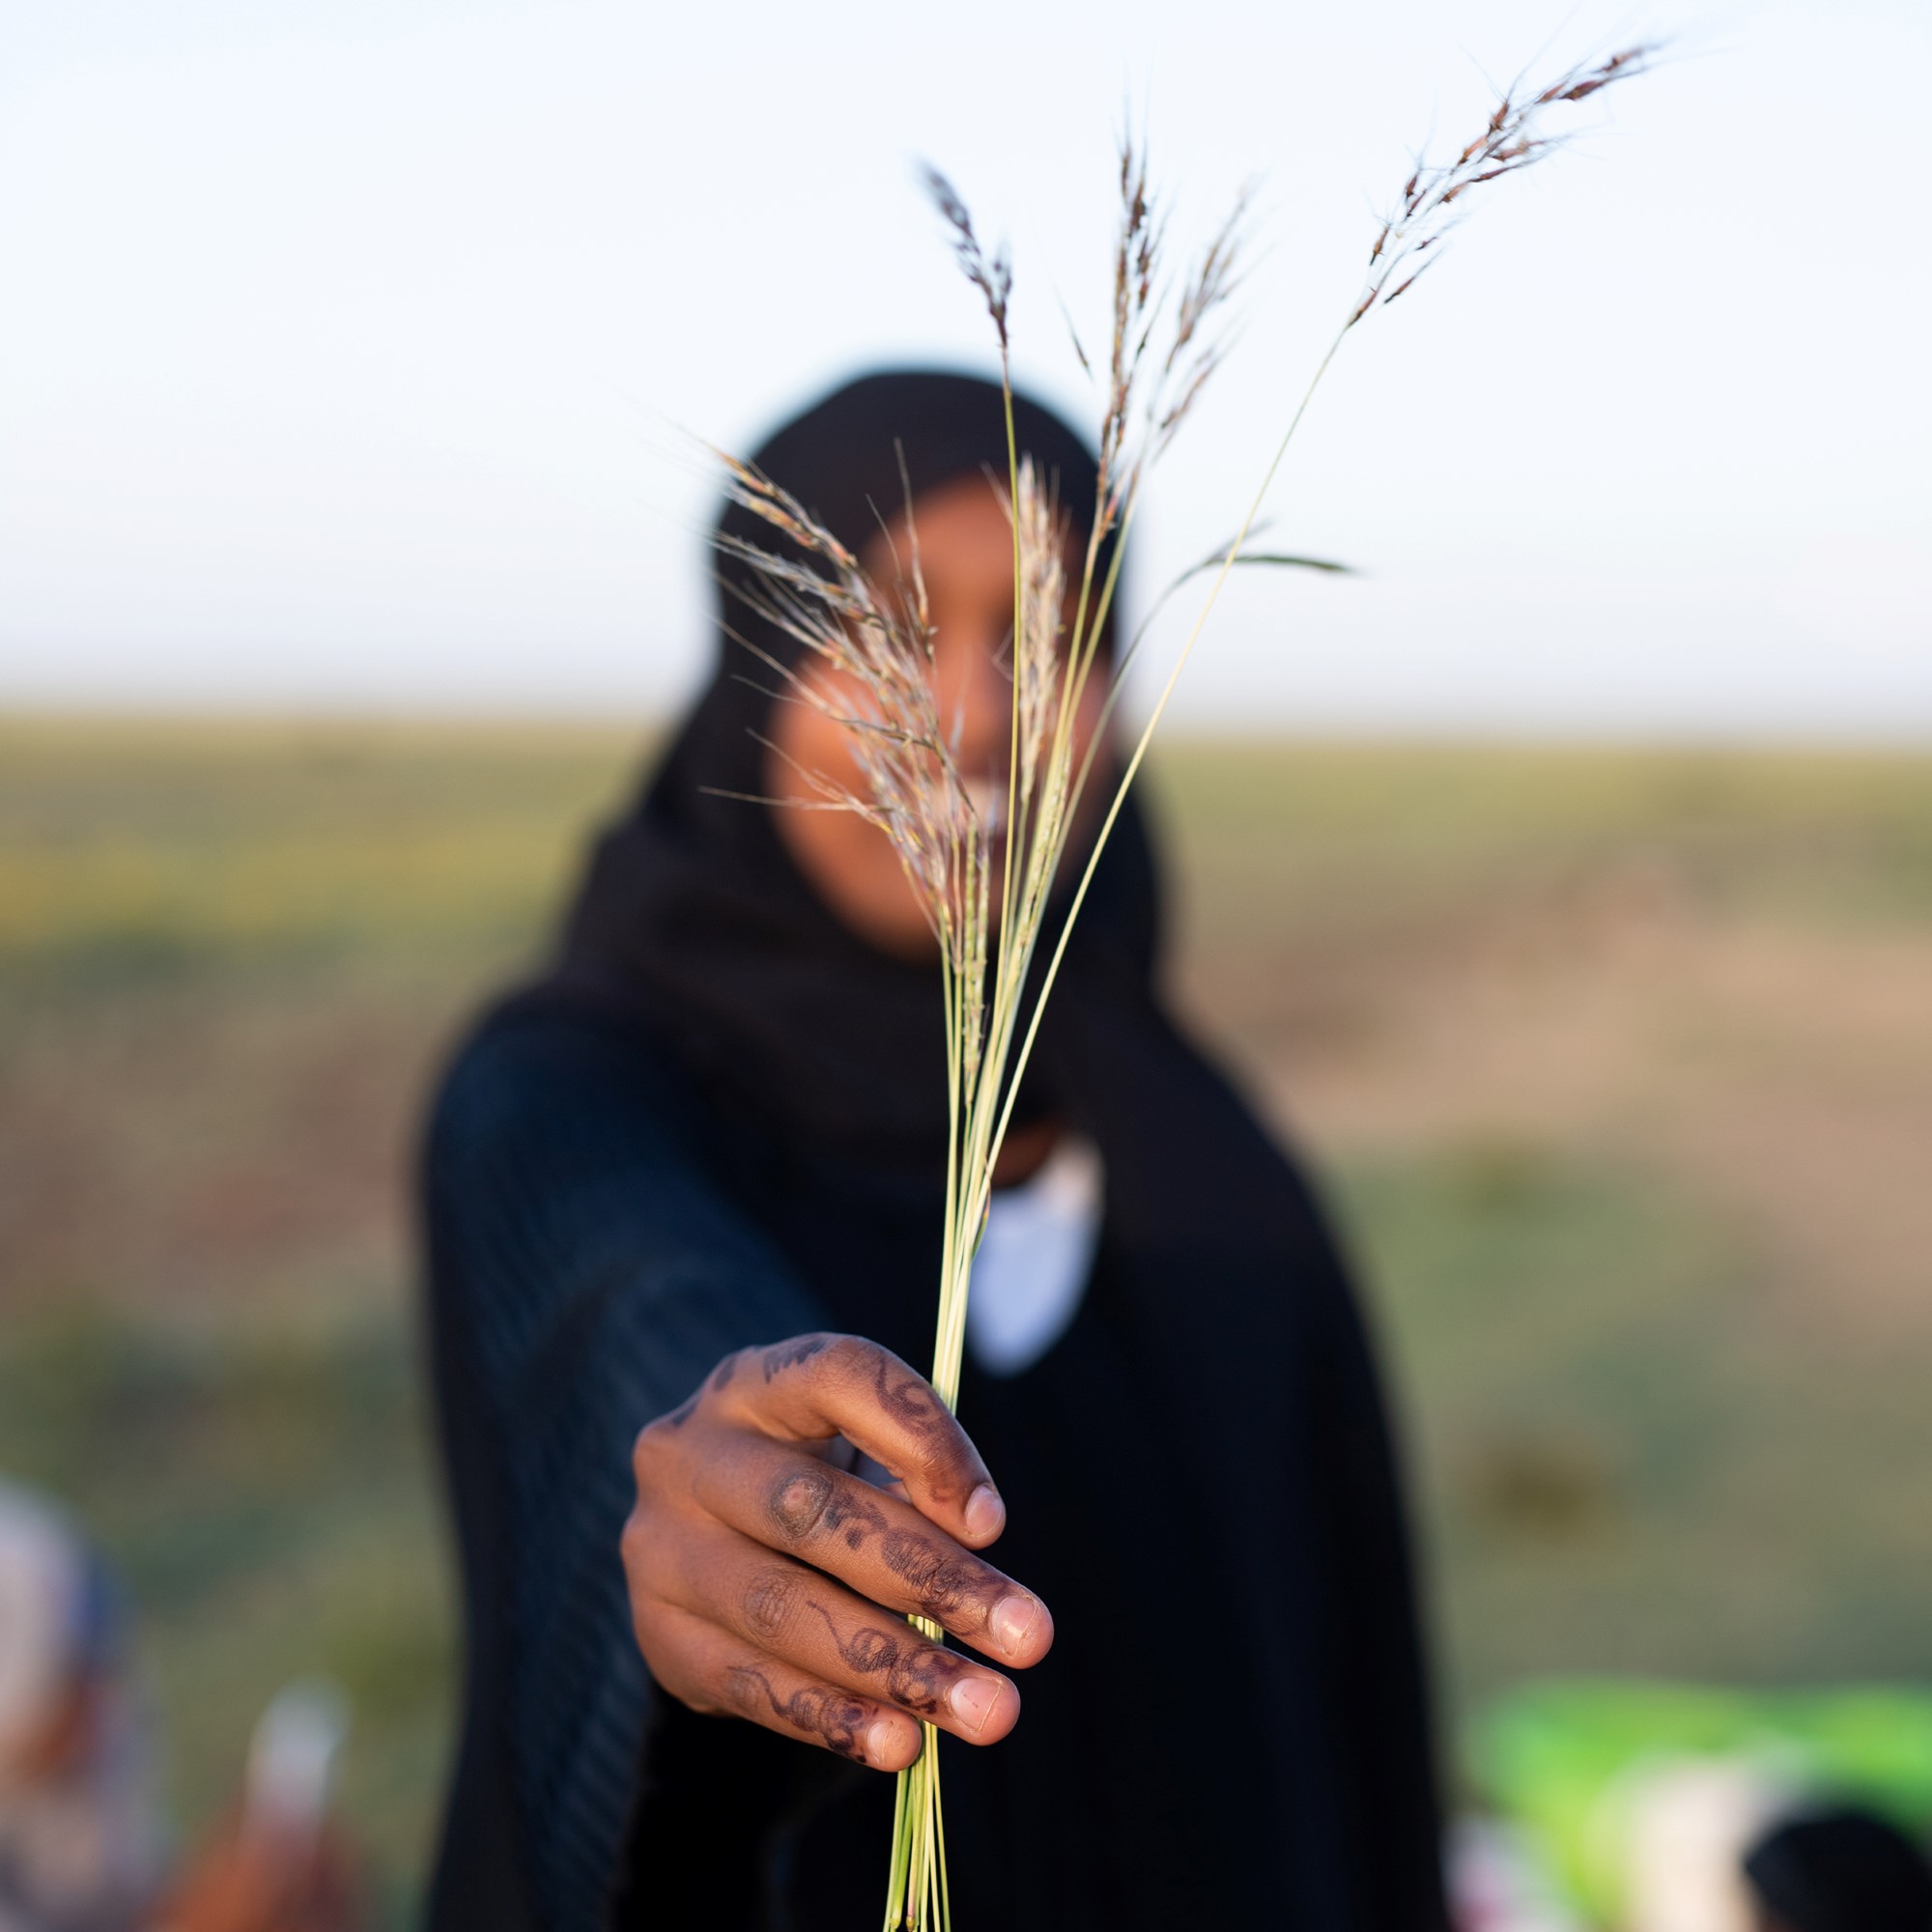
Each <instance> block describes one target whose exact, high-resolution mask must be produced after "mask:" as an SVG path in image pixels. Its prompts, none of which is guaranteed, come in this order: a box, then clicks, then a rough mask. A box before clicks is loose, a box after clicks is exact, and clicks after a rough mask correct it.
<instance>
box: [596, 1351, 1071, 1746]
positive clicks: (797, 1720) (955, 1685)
mask: <svg viewBox="0 0 1932 1932" xmlns="http://www.w3.org/2000/svg"><path fill="white" fill-rule="evenodd" d="M841 1436H842V1437H843V1438H844V1440H845V1441H846V1442H849V1443H850V1444H851V1445H852V1447H853V1448H855V1449H857V1450H858V1451H860V1452H861V1453H862V1454H863V1455H866V1456H867V1457H869V1458H870V1459H871V1460H872V1461H873V1462H875V1463H879V1464H880V1465H882V1466H883V1467H884V1468H885V1469H886V1470H887V1471H888V1472H890V1473H891V1474H892V1475H893V1476H895V1478H897V1479H898V1480H897V1482H896V1483H895V1486H894V1489H895V1491H898V1492H902V1496H903V1499H901V1494H900V1493H895V1492H889V1491H886V1490H883V1489H878V1488H875V1487H874V1486H873V1485H872V1484H870V1483H867V1482H865V1481H863V1480H862V1479H861V1478H860V1477H858V1476H855V1475H850V1474H847V1473H846V1472H845V1471H844V1470H842V1469H839V1468H837V1467H835V1466H833V1465H832V1463H831V1462H830V1461H829V1460H828V1458H829V1457H830V1456H831V1455H832V1454H834V1453H835V1452H836V1450H837V1448H838V1443H839V1438H840V1437H841ZM634 1462H635V1465H636V1471H637V1478H638V1503H637V1507H636V1509H634V1510H633V1511H632V1513H631V1520H630V1521H629V1522H628V1523H627V1524H626V1525H625V1527H624V1543H623V1549H624V1569H625V1572H626V1574H627V1576H628V1577H629V1580H630V1588H631V1616H632V1621H633V1623H634V1624H635V1626H636V1629H637V1634H638V1644H639V1649H641V1650H642V1652H643V1654H644V1662H646V1663H648V1664H649V1665H650V1667H651V1675H652V1676H653V1677H654V1678H655V1679H656V1680H657V1682H658V1683H659V1684H660V1685H661V1686H662V1687H663V1688H664V1689H665V1690H668V1691H669V1692H670V1694H671V1695H672V1696H674V1697H677V1698H679V1699H681V1700H682V1701H683V1702H684V1703H686V1704H689V1705H690V1706H691V1707H692V1709H693V1710H695V1711H702V1712H706V1713H712V1714H728V1715H732V1716H736V1717H740V1718H749V1719H752V1720H753V1722H754V1723H759V1724H763V1725H764V1726H765V1727H766V1729H768V1730H773V1731H777V1732H779V1733H781V1735H782V1736H785V1737H791V1738H802V1739H804V1740H806V1741H807V1742H808V1743H810V1744H816V1745H821V1746H823V1747H825V1748H827V1749H828V1750H834V1751H837V1752H838V1753H839V1755H840V1756H843V1757H849V1758H851V1759H853V1760H855V1761H856V1762H858V1763H860V1764H867V1765H871V1766H872V1767H874V1768H875V1769H876V1770H879V1771H903V1770H904V1769H905V1767H906V1766H907V1765H909V1764H911V1763H912V1762H913V1760H914V1759H915V1758H917V1757H918V1756H919V1753H920V1747H921V1744H922V1741H923V1733H922V1731H921V1729H920V1723H921V1721H922V1720H923V1721H924V1722H928V1723H933V1724H938V1725H939V1726H941V1727H942V1728H943V1729H945V1730H948V1731H951V1732H952V1734H953V1735H954V1736H955V1737H960V1738H964V1739H965V1740H966V1741H967V1742H968V1743H969V1744H979V1745H989V1744H995V1743H997V1742H998V1741H999V1740H1000V1739H1001V1738H1003V1737H1005V1736H1006V1735H1007V1733H1008V1732H1009V1731H1010V1730H1011V1729H1012V1727H1013V1725H1014V1723H1015V1722H1016V1721H1017V1720H1018V1719H1019V1710H1020V1699H1019V1692H1018V1691H1017V1690H1015V1689H1014V1688H1013V1686H1012V1684H1011V1683H1010V1682H1009V1680H1008V1679H1007V1678H1005V1677H1003V1676H1001V1675H1000V1674H999V1673H998V1672H997V1671H993V1670H987V1669H985V1668H983V1667H982V1666H980V1664H977V1663H975V1662H972V1661H971V1660H970V1659H968V1658H965V1657H962V1656H961V1655H960V1654H959V1653H958V1652H957V1651H955V1650H949V1649H947V1648H946V1647H945V1646H944V1645H943V1644H937V1643H929V1642H927V1640H926V1639H925V1638H924V1637H923V1636H922V1635H921V1634H919V1632H917V1631H916V1630H914V1629H912V1628H911V1627H910V1626H909V1625H907V1624H906V1623H904V1622H903V1621H902V1620H901V1618H902V1616H903V1615H904V1613H907V1612H917V1613H918V1614H920V1615H922V1616H925V1617H929V1618H930V1619H931V1620H932V1621H933V1622H934V1623H937V1624H939V1625H941V1626H942V1627H943V1628H944V1629H946V1630H948V1631H951V1632H952V1634H953V1635H955V1636H958V1637H962V1638H964V1639H965V1641H966V1642H968V1643H970V1644H971V1645H972V1646H973V1647H974V1649H976V1650H979V1651H981V1652H983V1653H984V1654H985V1655H986V1656H988V1657H997V1658H998V1659H1000V1660H1001V1661H1002V1662H1005V1663H1008V1664H1010V1665H1013V1666H1015V1667H1017V1668H1020V1669H1024V1668H1026V1666H1028V1665H1029V1664H1033V1663H1037V1662H1039V1660H1040V1659H1041V1658H1042V1657H1044V1656H1045V1655H1046V1652H1047V1649H1048V1647H1049V1646H1050V1645H1051V1643H1052V1642H1053V1618H1052V1617H1051V1616H1050V1615H1049V1614H1048V1612H1047V1608H1046V1605H1044V1604H1042V1603H1041V1602H1040V1601H1039V1599H1038V1598H1037V1597H1036V1596H1034V1595H1032V1593H1031V1592H1029V1591H1027V1590H1024V1589H1022V1588H1021V1587H1020V1586H1019V1585H1018V1584H1016V1583H1014V1582H1011V1581H1010V1580H1009V1579H1008V1578H1007V1577H1004V1576H1002V1575H1001V1574H1000V1572H999V1571H997V1570H995V1569H994V1568H993V1567H992V1566H991V1565H990V1564H988V1563H982V1562H981V1561H980V1558H979V1557H977V1556H975V1555H973V1554H972V1553H971V1552H972V1551H973V1550H975V1549H980V1548H984V1547H985V1546H986V1545H987V1544H989V1543H991V1542H992V1541H993V1540H994V1539H995V1538H996V1537H997V1536H998V1535H999V1534H1000V1531H1001V1530H1002V1529H1004V1528H1005V1527H1006V1520H1007V1512H1006V1506H1005V1505H1004V1504H1003V1503H1002V1502H1001V1501H1000V1498H999V1493H998V1492H997V1491H996V1490H995V1489H994V1488H993V1485H992V1482H991V1479H990V1478H989V1477H988V1476H987V1474H986V1466H985V1464H984V1463H981V1462H980V1457H979V1453H978V1452H977V1451H976V1450H975V1449H974V1447H973V1445H972V1443H971V1442H970V1441H969V1440H968V1439H967V1436H966V1432H965V1431H964V1430H963V1429H961V1428H960V1427H959V1425H958V1423H957V1422H956V1421H954V1420H953V1418H952V1414H951V1413H950V1412H949V1411H948V1409H947V1407H946V1406H945V1404H944V1403H942V1402H941V1401H940V1399H939V1397H938V1395H937V1394H936V1393H935V1392H934V1390H933V1388H932V1386H931V1384H930V1383H929V1382H927V1381H926V1380H925V1379H924V1378H923V1377H922V1376H919V1375H917V1374H916V1373H915V1372H914V1371H913V1370H911V1369H909V1368H907V1367H906V1365H905V1363H903V1362H902V1361H900V1360H899V1358H898V1357H897V1356H896V1355H895V1354H893V1353H892V1352H891V1351H890V1350H886V1349H882V1348H880V1347H879V1346H878V1345H877V1344H876V1343H874V1342H867V1341H865V1340H863V1339H862V1338H860V1337H859V1336H856V1335H800V1336H797V1337H795V1338H794V1339H792V1340H791V1341H788V1342H781V1343H779V1344H778V1345H777V1346H776V1347H774V1348H770V1349H745V1350H739V1352H738V1353H736V1354H734V1355H727V1356H726V1357H725V1359H724V1361H722V1362H721V1363H720V1364H719V1365H718V1367H717V1369H716V1371H714V1373H713V1374H712V1375H711V1376H710V1377H708V1378H706V1380H705V1381H704V1383H703V1385H702V1386H701V1387H700V1388H699V1389H698V1391H697V1393H696V1395H694V1396H692V1397H691V1399H690V1400H689V1401H688V1402H686V1403H685V1404H684V1405H683V1406H681V1407H679V1408H676V1409H673V1410H672V1411H671V1412H670V1414H668V1415H666V1416H662V1417H660V1418H659V1419H658V1420H657V1421H656V1422H653V1423H652V1424H651V1425H650V1426H649V1427H648V1428H647V1429H645V1430H644V1431H643V1433H642V1434H641V1435H639V1437H638V1445H637V1452H636V1456H635V1458H634ZM821 1573H826V1574H821ZM835 1578H837V1579H840V1580H834V1579H835ZM841 1584H849V1585H850V1586H851V1587H850V1588H849V1589H847V1588H844V1587H841ZM895 1613H896V1614H895Z"/></svg>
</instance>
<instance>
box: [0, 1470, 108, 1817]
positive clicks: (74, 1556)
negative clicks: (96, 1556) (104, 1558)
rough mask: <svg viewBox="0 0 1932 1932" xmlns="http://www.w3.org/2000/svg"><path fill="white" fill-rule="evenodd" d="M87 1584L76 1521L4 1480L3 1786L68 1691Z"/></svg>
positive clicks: (0, 1500)
mask: <svg viewBox="0 0 1932 1932" xmlns="http://www.w3.org/2000/svg"><path fill="white" fill-rule="evenodd" d="M86 1588H87V1561H86V1558H85V1557H84V1556H83V1554H82V1553H81V1550H80V1547H79V1544H78V1541H77V1539H76V1538H75V1536H74V1534H73V1532H72V1530H71V1528H70V1527H69V1525H68V1524H67V1523H66V1522H65V1521H64V1520H62V1519H61V1518H60V1517H59V1516H58V1515H56V1514H55V1512H54V1511H53V1510H52V1509H50V1508H48V1506H47V1505H46V1504H44V1503H43V1502H42V1501H41V1500H40V1499H39V1498H38V1497H37V1496H33V1495H30V1494H29V1493H28V1492H26V1491H25V1490H19V1489H15V1488H14V1486H13V1485H12V1484H11V1483H0V1793H4V1792H5V1791H6V1790H7V1789H8V1787H9V1786H10V1784H11V1783H12V1782H13V1781H14V1777H15V1776H18V1775H19V1774H18V1772H17V1770H16V1766H17V1764H18V1761H19V1759H20V1758H21V1756H22V1755H23V1753H25V1752H27V1751H29V1750H31V1749H32V1747H33V1746H34V1744H35V1742H36V1741H37V1740H38V1739H39V1738H40V1736H41V1735H42V1733H43V1732H44V1731H45V1729H46V1727H47V1726H48V1724H50V1723H51V1722H52V1721H53V1720H54V1719H55V1717H56V1715H57V1714H58V1712H59V1710H60V1707H61V1704H62V1702H63V1700H64V1699H65V1697H66V1696H67V1693H68V1690H69V1686H70V1683H71V1673H72V1670H73V1666H74V1653H75V1648H76V1641H75V1639H76V1632H77V1631H78V1629H79V1626H80V1623H81V1618H82V1604H83V1599H84V1597H85V1595H86Z"/></svg>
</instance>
